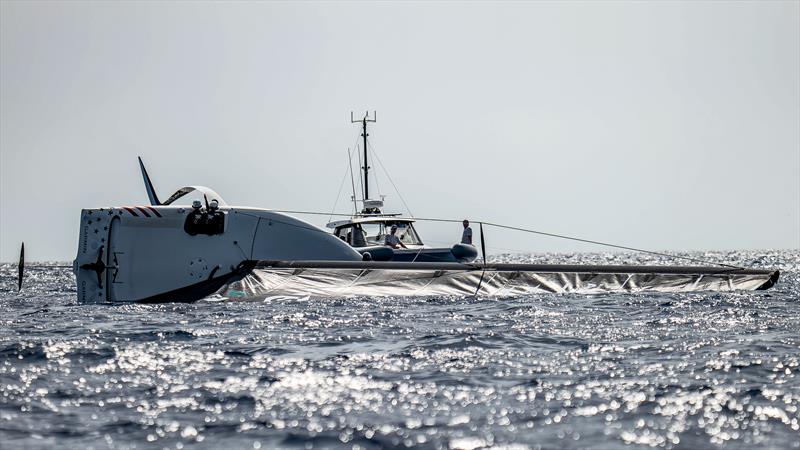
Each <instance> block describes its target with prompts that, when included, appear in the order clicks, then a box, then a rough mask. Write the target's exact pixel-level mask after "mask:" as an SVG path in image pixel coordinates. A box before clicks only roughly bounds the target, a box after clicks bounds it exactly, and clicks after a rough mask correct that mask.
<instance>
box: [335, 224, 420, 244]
mask: <svg viewBox="0 0 800 450" xmlns="http://www.w3.org/2000/svg"><path fill="white" fill-rule="evenodd" d="M392 225H397V237H398V238H400V242H402V243H403V244H405V245H422V240H421V239H420V238H419V235H418V234H417V231H416V230H415V229H414V225H413V224H412V223H411V222H394V221H386V222H369V223H360V224H356V225H355V227H356V230H357V232H356V233H353V232H352V231H353V226H352V225H347V226H343V227H340V228H337V230H336V232H335V234H336V236H337V237H339V238H341V239H342V240H344V241H345V242H347V243H349V244H350V245H352V246H353V247H365V246H371V245H384V240H385V239H386V235H387V234H388V233H390V232H391V227H392ZM361 236H363V241H362V240H361V239H360V238H361ZM351 241H352V242H351Z"/></svg>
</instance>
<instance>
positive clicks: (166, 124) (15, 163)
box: [0, 0, 800, 261]
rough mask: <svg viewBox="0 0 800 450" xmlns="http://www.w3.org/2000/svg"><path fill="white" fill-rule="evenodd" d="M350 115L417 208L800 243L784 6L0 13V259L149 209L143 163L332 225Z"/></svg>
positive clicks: (634, 238) (167, 5) (105, 5)
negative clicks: (367, 118)
mask: <svg viewBox="0 0 800 450" xmlns="http://www.w3.org/2000/svg"><path fill="white" fill-rule="evenodd" d="M365 110H370V111H373V110H375V111H377V122H376V123H374V124H371V129H370V139H371V143H372V145H373V148H374V150H375V152H376V153H377V154H378V155H379V157H380V159H381V161H382V163H383V164H384V166H386V168H387V170H388V172H389V174H390V175H391V179H392V181H394V183H395V184H396V186H397V187H398V189H399V191H400V193H401V194H402V197H403V198H404V199H405V201H406V203H407V204H408V206H409V207H410V209H411V212H412V213H413V214H414V215H415V216H418V217H442V218H453V219H461V218H465V217H467V218H470V219H472V220H473V221H475V220H485V221H491V222H497V223H503V224H508V225H514V226H519V227H526V228H532V229H536V230H541V231H546V232H552V233H559V234H565V235H571V236H577V237H582V238H588V239H594V240H600V241H606V242H612V243H616V244H622V245H628V246H634V247H640V248H647V249H652V250H716V249H719V250H726V249H768V248H780V249H786V248H789V249H797V248H800V2H798V1H784V2H779V1H766V2H745V1H737V2H726V1H709V2H610V3H603V2H532V3H522V2H513V3H494V2H492V3H481V2H470V3H458V2H441V3H438V2H380V3H368V2H351V3H347V2H341V3H339V2H337V3H333V2H304V3H294V2H286V3H283V2H263V3H260V2H238V3H236V2H224V3H214V2H203V3H199V2H85V3H84V2H45V1H37V2H14V1H5V0H4V1H2V2H0V260H2V261H14V260H16V258H17V255H18V253H19V244H20V243H21V242H22V241H24V242H25V243H26V255H27V259H28V260H61V261H68V260H72V259H73V258H74V256H75V254H76V252H77V242H78V225H79V217H80V210H81V208H87V207H101V206H122V205H135V204H139V205H143V204H146V203H147V196H146V193H145V190H144V187H143V185H142V182H141V176H140V173H139V169H138V166H137V161H136V157H137V156H141V157H142V158H143V159H144V161H145V163H146V164H147V166H148V170H149V172H150V176H151V178H152V179H153V182H154V184H155V187H156V189H157V191H158V193H159V195H160V196H161V198H162V199H163V198H165V197H167V196H168V195H169V194H170V193H171V192H173V191H175V190H176V189H178V188H179V187H181V186H185V185H194V184H199V185H206V186H210V187H212V188H213V189H214V190H216V191H217V192H219V193H220V194H221V195H222V196H223V198H224V199H225V200H226V201H227V202H228V203H229V204H233V205H242V206H257V207H263V208H273V209H291V210H307V211H324V212H328V211H331V210H332V209H333V208H334V204H335V202H336V194H337V191H338V189H339V185H340V183H341V180H342V178H343V176H344V175H345V173H346V168H347V149H348V148H353V147H354V145H355V144H356V142H357V140H358V134H359V129H358V126H357V125H353V124H351V123H350V112H351V111H355V112H356V115H357V116H358V115H363V112H364V111H365ZM372 165H373V167H377V172H378V174H377V175H378V178H377V183H378V185H380V190H381V191H382V193H384V194H386V195H387V197H386V204H387V208H386V209H387V210H391V211H403V212H404V207H403V203H402V201H401V199H400V197H399V195H398V194H397V193H396V192H395V191H394V189H392V188H391V183H390V182H389V180H388V178H387V177H386V176H385V174H383V172H382V171H381V170H380V166H379V165H378V164H375V163H374V162H373V163H372ZM348 184H349V180H348V183H346V184H345V186H346V189H345V192H344V193H343V194H342V195H341V197H340V198H339V202H338V206H336V208H335V209H336V210H337V211H340V212H345V213H347V212H349V211H350V206H349V205H348V203H347V202H348V201H349V196H350V192H349V186H348ZM303 218H304V219H306V220H309V221H310V222H312V223H314V224H317V225H324V224H325V222H327V219H328V217H324V216H309V217H303ZM418 229H419V231H420V233H421V234H422V237H423V240H425V241H427V242H428V243H431V244H436V243H443V244H448V245H449V244H451V243H453V242H456V241H457V240H458V239H459V238H460V235H461V230H460V225H459V224H431V223H424V222H423V223H419V225H418ZM486 239H487V245H488V246H489V250H490V252H500V251H505V250H517V251H526V252H551V251H598V250H603V249H602V248H599V247H596V246H588V245H584V244H579V243H575V242H572V241H567V240H560V239H553V238H546V237H537V236H531V235H527V234H521V233H515V232H510V231H502V230H498V229H490V228H487V229H486Z"/></svg>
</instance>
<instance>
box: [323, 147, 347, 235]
mask: <svg viewBox="0 0 800 450" xmlns="http://www.w3.org/2000/svg"><path fill="white" fill-rule="evenodd" d="M347 154H348V155H349V154H350V152H349V151H348V152H347ZM349 162H350V161H348V164H347V169H345V171H344V176H343V177H342V181H341V182H340V183H339V192H337V193H336V201H335V202H333V208H331V214H330V216H329V217H328V222H330V221H331V219H333V212H334V211H336V205H338V204H339V197H341V195H342V188H343V187H344V180H346V179H347V172H348V171H349V170H350V164H349Z"/></svg>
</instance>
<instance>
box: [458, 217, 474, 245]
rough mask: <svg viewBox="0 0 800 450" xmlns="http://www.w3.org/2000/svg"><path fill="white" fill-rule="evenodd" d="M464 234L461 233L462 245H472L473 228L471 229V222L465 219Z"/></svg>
mask: <svg viewBox="0 0 800 450" xmlns="http://www.w3.org/2000/svg"><path fill="white" fill-rule="evenodd" d="M462 224H463V225H464V232H463V233H461V243H462V244H469V245H472V228H470V227H469V220H467V219H464V222H462Z"/></svg>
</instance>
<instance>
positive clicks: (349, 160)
mask: <svg viewBox="0 0 800 450" xmlns="http://www.w3.org/2000/svg"><path fill="white" fill-rule="evenodd" d="M347 168H348V170H350V185H351V186H352V187H353V213H354V214H358V203H356V182H355V181H353V154H352V153H350V149H349V148H348V149H347ZM332 217H333V211H331V218H332ZM328 221H330V219H328Z"/></svg>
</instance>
